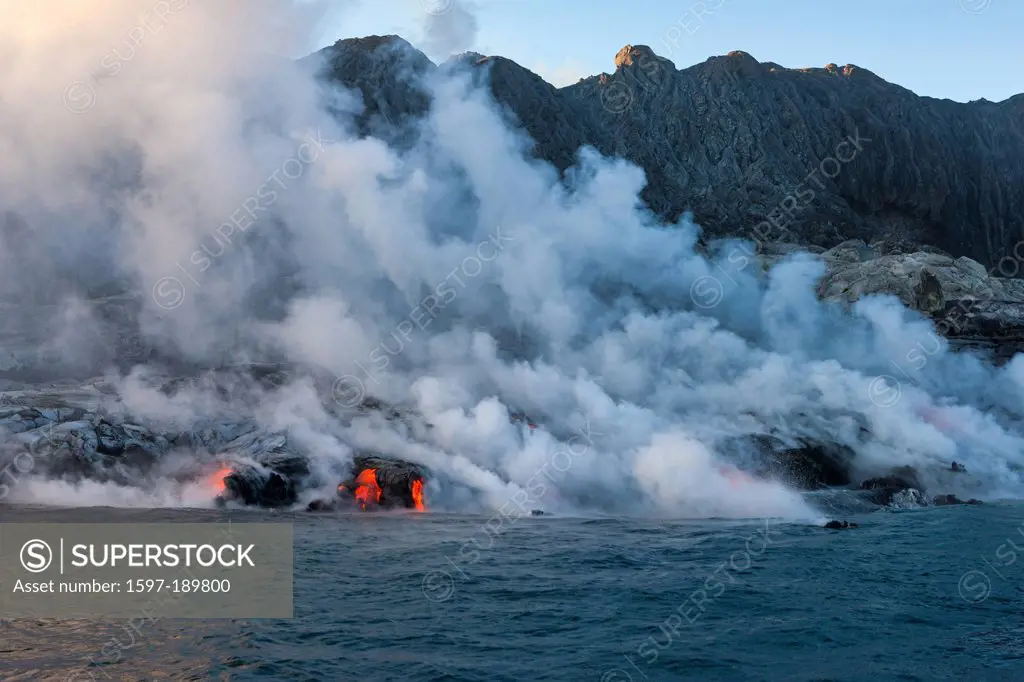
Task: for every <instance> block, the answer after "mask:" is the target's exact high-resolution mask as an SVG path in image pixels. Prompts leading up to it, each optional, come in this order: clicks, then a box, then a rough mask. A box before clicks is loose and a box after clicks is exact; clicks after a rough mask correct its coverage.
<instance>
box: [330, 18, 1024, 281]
mask: <svg viewBox="0 0 1024 682" xmlns="http://www.w3.org/2000/svg"><path fill="white" fill-rule="evenodd" d="M311 58H319V59H323V60H324V64H325V65H326V69H325V71H324V76H325V77H326V78H328V79H330V80H334V81H337V82H340V83H342V84H344V85H345V86H347V87H350V88H355V89H358V90H359V91H361V92H362V93H363V98H364V101H365V103H366V105H367V110H366V112H365V114H364V115H363V118H362V119H361V121H360V125H361V126H363V128H364V131H365V132H369V131H374V132H383V129H384V128H386V127H387V125H386V123H387V122H389V121H390V122H392V123H394V122H396V121H399V120H402V121H408V120H410V117H411V118H415V117H416V116H419V115H421V114H422V113H423V112H424V111H426V110H427V108H428V107H429V96H427V95H425V94H424V92H423V91H422V90H421V89H419V88H418V87H417V86H416V85H415V84H414V82H413V80H412V79H410V78H409V77H408V76H409V74H426V73H429V72H431V71H433V70H435V69H437V68H447V67H448V66H449V64H446V65H442V67H437V66H435V65H433V64H432V63H431V62H430V61H429V60H428V59H427V58H426V57H425V56H424V55H423V54H422V53H420V52H418V51H417V50H415V49H414V48H413V47H412V46H410V45H409V44H408V43H406V42H405V41H403V40H402V39H400V38H397V37H395V36H388V37H372V38H363V39H357V40H343V41H339V42H338V43H337V44H335V45H334V46H332V47H329V48H326V49H325V50H323V51H321V52H320V53H317V55H314V56H313V57H311ZM460 61H462V62H464V63H466V64H469V65H470V67H471V68H472V69H474V70H479V72H480V77H481V78H487V79H488V82H489V84H490V88H491V90H492V92H493V94H494V97H495V99H496V101H497V102H498V103H499V104H501V105H504V106H505V107H507V108H508V110H509V111H510V112H511V113H512V114H513V115H514V117H515V118H517V119H518V120H519V122H520V123H521V124H522V126H523V127H524V128H525V130H526V131H527V132H528V133H529V134H530V135H531V137H533V139H534V140H535V141H536V148H535V153H536V155H537V156H538V157H540V158H543V159H546V160H548V161H550V162H551V163H552V164H553V165H554V166H555V167H557V168H558V169H559V170H565V169H566V168H567V167H569V166H570V165H572V164H573V162H574V160H575V158H576V154H577V151H578V149H579V147H580V146H582V145H591V146H593V147H595V148H597V149H598V150H599V151H601V152H602V153H604V154H610V155H617V156H622V157H624V158H626V159H629V160H630V161H632V162H633V163H636V164H637V165H639V166H640V167H642V168H643V169H644V170H645V171H646V173H647V178H648V187H647V188H646V189H645V191H644V194H643V198H644V200H645V201H646V202H647V204H648V206H650V207H651V209H652V210H654V211H655V212H657V213H658V214H660V215H662V216H664V217H665V218H667V219H670V220H674V219H675V218H676V217H678V216H679V215H680V214H681V213H682V212H683V211H685V210H692V211H693V212H694V214H695V217H696V220H697V222H698V223H700V224H701V225H703V226H704V227H705V229H707V230H708V232H709V233H711V234H713V235H716V234H717V235H724V234H746V235H748V236H750V237H754V236H755V235H761V236H760V237H759V239H762V240H765V241H785V242H799V243H805V244H815V245H818V246H822V247H826V248H827V247H831V246H834V245H836V244H838V243H840V242H842V241H844V240H846V239H853V238H857V239H863V240H864V241H865V242H868V243H870V242H872V241H879V240H885V241H886V242H887V243H889V244H890V245H892V246H893V247H894V248H897V249H901V250H912V249H913V248H915V247H916V246H918V245H921V244H929V245H932V246H936V247H939V248H941V249H944V250H946V251H948V252H949V253H951V254H953V255H954V256H969V257H971V258H973V259H975V260H977V261H980V262H982V263H985V264H987V265H994V264H995V263H996V262H998V260H999V259H1000V258H1001V257H1003V256H1006V255H1008V254H1010V253H1011V252H1012V250H1013V247H1014V245H1015V243H1016V242H1017V241H1018V240H1020V239H1021V238H1022V237H1024V95H1018V96H1016V97H1013V98H1011V99H1009V100H1006V101H1004V102H1001V103H998V104H996V103H991V102H986V101H979V102H972V103H969V104H962V103H957V102H951V101H948V100H936V99H931V98H927V97H919V96H917V95H915V94H914V93H912V92H910V91H909V90H906V89H904V88H901V87H899V86H897V85H893V84H891V83H888V82H886V81H884V80H882V79H881V78H879V77H878V76H876V75H874V74H873V73H871V72H870V71H866V70H864V69H861V68H859V67H857V66H853V65H846V66H842V67H839V66H836V65H835V64H829V65H827V66H825V67H824V68H820V69H817V68H815V69H785V68H782V67H781V66H779V65H777V64H774V63H771V62H758V61H757V60H756V59H754V58H753V57H752V56H750V55H749V54H746V53H744V52H732V53H730V54H728V55H726V56H722V57H713V58H711V59H709V60H707V61H706V62H704V63H703V64H699V65H696V66H693V67H690V68H688V69H683V70H677V69H676V68H675V66H674V65H673V64H672V63H671V62H670V61H668V60H666V59H662V58H660V57H658V56H657V55H655V54H654V53H653V52H652V51H651V50H650V48H648V47H646V46H642V45H636V46H633V45H627V46H626V47H624V48H623V49H622V50H620V51H619V53H618V55H616V57H615V63H616V69H615V72H614V73H612V74H601V75H600V76H593V77H590V78H586V79H583V80H581V81H580V82H578V83H577V84H575V85H572V86H569V87H565V88H561V89H557V88H555V87H553V86H551V85H549V84H548V83H546V82H544V81H543V80H542V79H541V78H540V77H539V76H537V75H536V74H534V73H532V72H531V71H529V70H527V69H524V68H523V67H520V66H519V65H517V64H516V63H515V62H512V61H510V60H507V59H504V58H501V57H486V58H485V57H482V56H480V55H464V56H463V57H461V58H460Z"/></svg>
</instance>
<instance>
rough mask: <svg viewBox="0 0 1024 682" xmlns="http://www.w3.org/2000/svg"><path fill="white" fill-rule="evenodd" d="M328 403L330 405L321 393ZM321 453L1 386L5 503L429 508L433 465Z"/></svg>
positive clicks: (237, 371)
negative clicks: (43, 489) (167, 501)
mask: <svg viewBox="0 0 1024 682" xmlns="http://www.w3.org/2000/svg"><path fill="white" fill-rule="evenodd" d="M287 374H288V371H287V370H285V371H282V372H280V373H278V374H274V373H270V374H268V373H267V372H266V371H265V367H264V366H260V367H258V368H233V369H231V370H227V371H220V372H217V373H215V379H216V380H219V381H232V382H234V381H238V380H239V379H241V378H244V379H245V380H252V379H253V377H254V376H259V377H260V379H261V380H262V381H264V382H267V381H271V383H274V380H273V379H272V377H275V376H278V377H280V376H283V375H287ZM207 380H209V377H207ZM195 385H196V382H195V379H194V378H190V379H185V378H178V379H174V380H168V381H166V382H165V383H164V384H163V385H162V387H161V389H162V390H164V391H167V393H168V395H171V396H173V395H174V394H175V391H178V390H182V389H183V388H186V387H193V386H195ZM324 408H325V410H328V411H329V410H330V409H331V406H330V405H329V402H328V399H326V397H325V403H324ZM337 418H338V420H339V424H342V423H345V424H347V425H352V424H354V423H355V422H356V421H357V420H374V419H377V420H385V421H391V422H395V421H398V422H400V423H401V424H402V428H404V429H406V430H407V431H408V432H409V433H410V434H414V433H418V434H419V435H420V437H425V434H426V431H427V430H429V429H431V428H432V426H431V425H430V424H429V423H425V422H423V421H422V420H420V419H419V418H418V417H417V416H416V415H415V414H412V413H409V412H406V411H404V410H402V409H400V408H396V407H394V406H390V405H385V404H383V403H381V402H379V401H375V400H372V399H367V400H365V401H364V402H363V403H362V404H361V405H360V406H359V409H358V410H356V412H355V413H354V414H353V413H351V412H350V413H346V414H342V413H338V415H337ZM508 418H509V422H510V423H512V424H516V425H517V428H519V429H520V430H521V431H522V433H523V436H524V437H529V435H530V434H531V433H533V432H534V431H535V430H536V429H539V428H540V429H543V425H540V424H538V423H537V422H536V421H534V420H533V419H531V418H530V417H527V416H526V415H524V414H522V413H518V412H512V411H510V412H509V414H508ZM717 450H718V453H719V455H720V456H721V457H722V458H723V461H730V462H735V463H736V469H733V471H737V472H740V475H741V476H743V477H753V478H755V479H760V480H772V481H778V482H781V483H783V484H784V485H786V486H787V487H789V488H790V489H793V490H797V491H802V492H805V493H810V492H813V491H818V492H820V491H847V492H848V493H849V494H850V495H853V496H854V498H856V499H857V500H858V501H859V503H862V504H863V505H864V507H865V508H868V509H870V508H876V509H883V508H907V507H923V506H941V505H951V504H975V503H978V501H977V500H975V499H968V500H961V499H960V498H959V497H957V496H956V495H955V494H953V493H951V492H950V491H951V490H964V489H969V488H970V485H969V481H970V473H969V472H967V471H966V469H965V468H963V466H962V465H959V464H957V463H955V462H954V463H952V465H951V466H950V467H949V468H939V467H935V468H932V469H931V470H923V471H918V470H915V469H913V468H910V467H900V468H897V469H893V470H891V471H888V472H881V473H879V475H876V476H872V477H870V478H865V479H860V478H858V477H857V469H856V467H855V465H854V459H855V457H854V452H853V451H852V450H851V449H850V448H849V447H847V446H843V445H839V444H836V443H830V442H816V441H812V440H809V439H803V438H796V439H794V438H793V437H792V436H791V435H786V434H782V433H779V434H778V435H770V434H769V435H759V436H744V437H739V438H735V439H731V440H730V441H727V442H725V443H722V444H720V445H719V447H718V448H717ZM317 454H320V453H314V452H313V451H311V450H310V449H309V448H308V447H304V446H302V445H301V444H300V443H299V442H297V441H296V440H294V439H293V438H290V437H289V435H288V433H287V432H269V431H267V430H266V429H264V428H261V427H260V426H259V424H258V423H257V422H256V421H255V420H230V419H221V418H211V419H210V420H208V421H207V422H206V423H197V424H193V425H191V427H190V428H188V429H182V430H173V429H166V428H164V429H161V428H159V427H157V426H155V425H153V424H150V423H147V422H146V420H141V419H135V418H133V417H132V416H131V415H130V414H128V413H127V412H125V411H124V410H123V406H121V403H120V401H119V400H118V398H117V396H116V395H115V394H113V393H112V391H111V386H110V385H109V384H106V383H104V382H102V381H99V380H97V381H94V382H89V383H84V384H80V385H75V386H63V387H61V386H49V387H35V388H23V389H21V390H14V391H4V392H2V393H0V472H2V473H3V475H4V481H3V483H4V486H3V487H2V488H0V492H2V493H3V494H0V501H4V498H8V497H10V500H11V501H15V502H18V501H29V500H21V499H19V496H18V494H17V493H18V484H19V483H20V482H21V480H22V479H33V480H49V481H61V482H63V483H64V484H67V485H69V486H72V487H74V486H78V485H82V484H83V483H85V482H92V483H96V484H112V485H116V486H123V487H134V488H138V489H141V490H145V489H147V488H151V487H156V486H160V485H163V486H167V485H172V486H178V487H179V488H180V489H184V488H186V487H189V486H192V487H198V488H200V490H201V492H202V494H203V495H205V502H204V503H201V505H200V506H204V505H205V506H209V505H214V504H215V505H218V506H224V505H240V506H252V507H264V508H289V509H306V510H308V511H316V512H324V511H337V510H344V509H351V510H356V509H362V510H364V511H369V510H374V509H391V508H396V507H397V508H408V509H418V510H423V509H425V508H426V507H427V503H428V502H429V501H427V500H425V493H424V490H425V488H424V486H425V484H426V483H428V482H429V480H430V478H431V472H430V471H429V470H428V469H427V468H425V467H422V466H420V465H417V464H414V463H411V462H407V461H402V460H401V459H399V458H395V457H391V456H388V455H387V454H386V453H371V452H360V451H358V450H356V449H355V448H353V449H352V450H351V452H350V455H351V456H350V457H348V458H345V457H337V458H335V461H336V462H339V463H340V462H343V465H342V466H336V467H335V468H334V469H333V471H331V470H329V468H328V469H325V468H324V467H323V466H322V464H318V463H317V460H319V459H320V458H319V457H317V456H316V455H317ZM182 455H184V456H182ZM724 473H725V474H726V475H729V472H728V471H726V472H724ZM183 505H184V506H187V504H185V503H184V502H183Z"/></svg>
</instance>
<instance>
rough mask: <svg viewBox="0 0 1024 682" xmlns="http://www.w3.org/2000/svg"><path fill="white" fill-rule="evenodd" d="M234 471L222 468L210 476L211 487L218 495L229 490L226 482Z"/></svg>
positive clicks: (229, 468)
mask: <svg viewBox="0 0 1024 682" xmlns="http://www.w3.org/2000/svg"><path fill="white" fill-rule="evenodd" d="M232 471H234V470H233V469H232V468H231V467H221V468H220V469H218V470H217V472H216V473H214V474H213V475H212V476H210V485H211V487H212V488H213V489H214V490H215V491H216V492H217V494H218V495H220V494H221V493H223V492H224V491H225V490H227V487H228V486H227V483H225V482H224V479H226V478H227V477H228V476H230V475H231V473H232Z"/></svg>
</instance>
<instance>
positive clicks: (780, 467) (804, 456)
mask: <svg viewBox="0 0 1024 682" xmlns="http://www.w3.org/2000/svg"><path fill="white" fill-rule="evenodd" d="M719 449H720V452H721V453H722V454H723V455H725V457H726V459H729V460H732V461H739V462H744V460H745V462H744V463H745V464H746V465H747V466H748V467H752V468H753V469H754V470H755V471H756V472H757V473H758V474H759V475H761V476H763V477H765V478H772V479H776V480H780V481H782V482H784V483H786V484H787V485H790V486H792V487H794V488H797V489H800V490H820V489H821V488H826V487H833V486H846V485H849V484H850V483H851V479H850V465H851V464H852V462H853V458H854V452H853V451H852V450H851V449H849V448H848V447H846V446H843V445H839V444H835V443H813V442H810V441H808V440H797V441H796V442H793V443H790V442H786V441H783V440H781V439H779V438H775V437H773V436H766V435H758V436H749V437H744V438H738V439H732V440H730V441H728V442H726V443H724V444H723V445H722V446H721V447H720V448H719ZM751 454H752V455H753V457H754V461H752V462H751V461H750V455H751Z"/></svg>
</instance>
